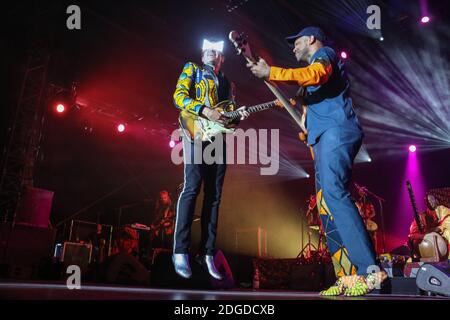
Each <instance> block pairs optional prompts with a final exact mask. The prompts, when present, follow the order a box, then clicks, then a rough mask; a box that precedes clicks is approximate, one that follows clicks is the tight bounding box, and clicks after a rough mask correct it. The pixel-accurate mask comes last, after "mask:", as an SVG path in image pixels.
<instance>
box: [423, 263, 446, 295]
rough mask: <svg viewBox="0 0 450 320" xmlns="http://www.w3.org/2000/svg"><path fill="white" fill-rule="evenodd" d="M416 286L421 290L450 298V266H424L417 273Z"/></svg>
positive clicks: (428, 264) (440, 264)
mask: <svg viewBox="0 0 450 320" xmlns="http://www.w3.org/2000/svg"><path fill="white" fill-rule="evenodd" d="M416 284H417V286H418V287H419V288H420V289H421V290H424V291H427V292H431V293H434V294H438V295H444V296H448V297H450V264H449V263H448V262H438V263H425V264H423V265H422V266H421V267H420V269H419V271H418V273H417V278H416Z"/></svg>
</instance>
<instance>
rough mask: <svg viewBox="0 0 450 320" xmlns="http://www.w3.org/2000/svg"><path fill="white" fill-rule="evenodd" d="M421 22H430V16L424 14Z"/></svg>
mask: <svg viewBox="0 0 450 320" xmlns="http://www.w3.org/2000/svg"><path fill="white" fill-rule="evenodd" d="M420 22H422V23H428V22H430V17H428V16H423V17H422V19H420Z"/></svg>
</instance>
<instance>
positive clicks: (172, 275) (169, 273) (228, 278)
mask: <svg viewBox="0 0 450 320" xmlns="http://www.w3.org/2000/svg"><path fill="white" fill-rule="evenodd" d="M190 258H191V259H190V265H191V269H192V278H190V279H184V278H182V277H180V276H179V275H178V274H177V273H176V272H175V269H174V267H173V264H172V251H171V250H156V251H155V252H154V258H153V264H152V269H151V270H152V271H151V272H152V281H151V283H152V286H155V287H160V288H182V289H210V290H211V289H231V288H234V286H235V283H234V278H233V273H232V271H231V268H230V266H229V265H228V262H227V259H226V257H225V255H224V254H223V252H222V251H220V250H219V251H217V253H216V255H215V257H214V262H215V264H216V268H217V270H218V271H220V273H221V274H222V275H223V276H224V279H223V280H222V281H218V280H215V279H213V278H212V277H211V276H210V275H209V273H208V270H207V269H206V267H203V266H200V265H199V264H198V263H197V262H196V261H195V259H194V257H193V256H192V255H191V256H190Z"/></svg>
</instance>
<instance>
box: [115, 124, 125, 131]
mask: <svg viewBox="0 0 450 320" xmlns="http://www.w3.org/2000/svg"><path fill="white" fill-rule="evenodd" d="M117 131H119V132H121V133H122V132H124V131H125V125H124V124H123V123H121V124H119V125H118V126H117Z"/></svg>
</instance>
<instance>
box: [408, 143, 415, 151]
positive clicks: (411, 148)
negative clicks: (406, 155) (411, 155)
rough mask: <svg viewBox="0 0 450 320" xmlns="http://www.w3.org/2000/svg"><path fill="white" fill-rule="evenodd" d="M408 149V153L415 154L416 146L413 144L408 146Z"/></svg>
mask: <svg viewBox="0 0 450 320" xmlns="http://www.w3.org/2000/svg"><path fill="white" fill-rule="evenodd" d="M408 149H409V152H416V150H417V148H416V146H415V145H413V144H412V145H410V146H409V148H408Z"/></svg>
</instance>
